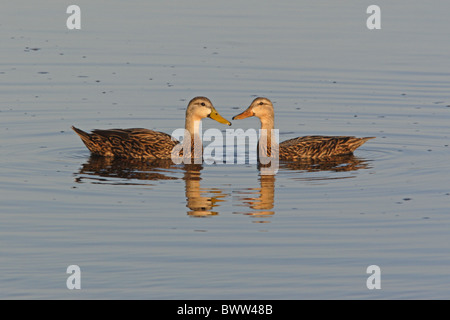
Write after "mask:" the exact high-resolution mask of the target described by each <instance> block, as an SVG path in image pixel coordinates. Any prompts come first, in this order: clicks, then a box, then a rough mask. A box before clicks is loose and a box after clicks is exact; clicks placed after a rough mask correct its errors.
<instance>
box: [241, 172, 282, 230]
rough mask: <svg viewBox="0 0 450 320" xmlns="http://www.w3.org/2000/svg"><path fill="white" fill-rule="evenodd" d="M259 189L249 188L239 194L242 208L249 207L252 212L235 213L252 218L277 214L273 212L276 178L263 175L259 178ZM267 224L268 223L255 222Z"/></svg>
mask: <svg viewBox="0 0 450 320" xmlns="http://www.w3.org/2000/svg"><path fill="white" fill-rule="evenodd" d="M258 180H259V188H247V189H244V190H241V191H239V192H236V193H237V198H238V201H239V203H240V205H242V206H246V207H248V208H249V209H250V210H248V211H246V212H235V213H241V214H245V215H249V216H252V217H258V218H262V217H269V216H272V215H274V214H275V211H273V207H274V201H275V176H274V175H262V174H260V175H259V177H258ZM255 222H261V223H262V222H267V221H260V220H258V221H255Z"/></svg>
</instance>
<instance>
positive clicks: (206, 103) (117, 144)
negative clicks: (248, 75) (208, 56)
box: [72, 97, 231, 160]
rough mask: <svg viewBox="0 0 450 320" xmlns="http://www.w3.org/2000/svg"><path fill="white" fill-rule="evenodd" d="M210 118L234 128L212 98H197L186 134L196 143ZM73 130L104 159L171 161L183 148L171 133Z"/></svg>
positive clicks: (188, 111) (190, 109)
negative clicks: (203, 124) (220, 112)
mask: <svg viewBox="0 0 450 320" xmlns="http://www.w3.org/2000/svg"><path fill="white" fill-rule="evenodd" d="M206 117H209V118H211V119H213V120H216V121H218V122H220V123H223V124H227V125H231V123H230V122H229V121H228V120H226V119H224V118H223V117H222V116H221V115H220V114H219V113H218V112H217V111H216V109H215V108H214V106H213V105H212V103H211V101H210V100H209V99H208V98H206V97H195V98H193V99H192V100H191V101H190V102H189V104H188V106H187V109H186V121H185V129H186V131H185V132H186V133H187V134H190V136H191V139H192V141H194V140H195V139H196V138H198V137H199V136H200V135H201V133H200V132H199V131H200V122H201V120H202V119H203V118H206ZM72 129H73V130H74V131H75V132H76V133H77V134H78V135H79V136H80V138H81V140H82V141H83V142H84V144H85V145H86V147H87V148H88V149H89V150H90V151H91V153H92V154H94V155H98V156H104V157H117V158H128V159H141V160H145V159H171V154H172V149H173V148H174V147H175V146H176V145H178V144H180V142H179V141H177V140H176V139H173V138H172V136H171V135H169V134H167V133H163V132H158V131H153V130H149V129H142V128H132V129H108V130H99V129H95V130H92V132H91V133H86V132H84V131H82V130H80V129H78V128H75V127H72ZM185 139H186V136H185ZM192 145H194V144H192ZM192 156H194V153H192Z"/></svg>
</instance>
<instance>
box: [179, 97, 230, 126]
mask: <svg viewBox="0 0 450 320" xmlns="http://www.w3.org/2000/svg"><path fill="white" fill-rule="evenodd" d="M206 117H209V118H211V119H213V120H216V121H217V122H220V123H223V124H227V125H229V126H231V122H230V121H228V120H227V119H225V118H223V117H222V116H221V115H220V114H219V113H218V112H217V110H216V109H215V108H214V106H213V104H212V102H211V101H210V100H209V99H208V98H206V97H195V98H193V99H192V100H191V101H189V104H188V107H187V109H186V119H187V118H193V119H194V120H201V119H203V118H206Z"/></svg>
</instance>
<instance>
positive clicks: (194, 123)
mask: <svg viewBox="0 0 450 320" xmlns="http://www.w3.org/2000/svg"><path fill="white" fill-rule="evenodd" d="M201 123H202V122H201V119H200V118H199V117H196V116H194V115H186V122H185V129H186V130H187V131H188V132H189V134H190V135H191V140H192V141H194V139H198V138H200V137H201V132H200V129H201Z"/></svg>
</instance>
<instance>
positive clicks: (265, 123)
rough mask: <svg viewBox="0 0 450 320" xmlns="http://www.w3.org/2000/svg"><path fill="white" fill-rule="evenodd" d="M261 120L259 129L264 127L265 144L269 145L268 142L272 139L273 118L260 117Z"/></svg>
mask: <svg viewBox="0 0 450 320" xmlns="http://www.w3.org/2000/svg"><path fill="white" fill-rule="evenodd" d="M260 120H261V129H263V132H264V129H265V131H266V133H267V145H269V146H270V143H271V141H272V129H274V119H273V117H264V118H260Z"/></svg>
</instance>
